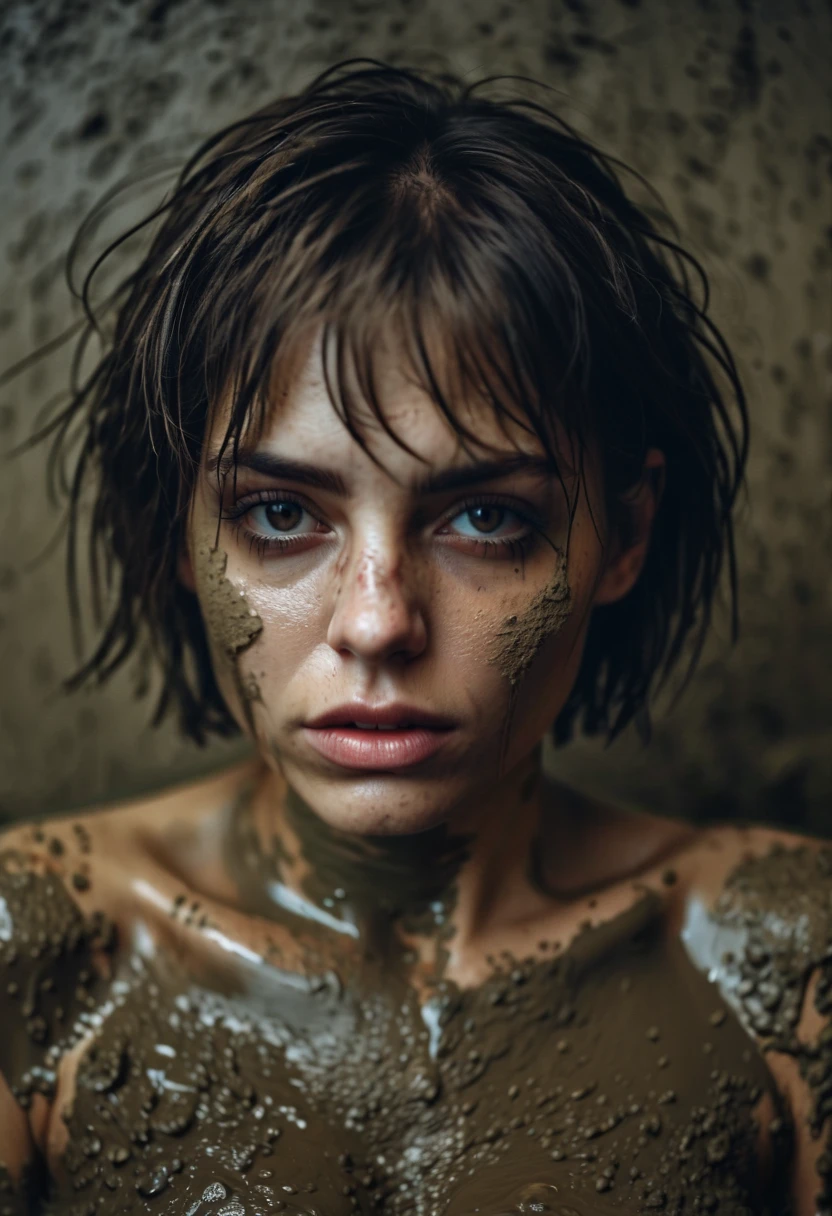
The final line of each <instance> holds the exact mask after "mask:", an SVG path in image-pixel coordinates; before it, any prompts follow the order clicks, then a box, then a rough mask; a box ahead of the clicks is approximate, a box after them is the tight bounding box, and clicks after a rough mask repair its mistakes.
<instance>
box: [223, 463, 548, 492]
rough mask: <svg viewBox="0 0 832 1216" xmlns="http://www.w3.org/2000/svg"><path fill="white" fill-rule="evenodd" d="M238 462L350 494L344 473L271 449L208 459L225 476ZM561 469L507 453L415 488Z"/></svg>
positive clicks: (429, 477)
mask: <svg viewBox="0 0 832 1216" xmlns="http://www.w3.org/2000/svg"><path fill="white" fill-rule="evenodd" d="M235 465H236V467H237V468H238V469H250V470H251V471H252V472H254V473H261V474H262V475H263V476H265V477H272V478H274V479H275V480H280V481H294V482H298V483H300V484H301V485H305V486H311V487H313V488H314V489H317V490H325V491H327V492H328V493H330V494H334V495H335V496H336V497H338V498H347V497H349V490H348V488H347V484H346V482H345V481H344V478H343V477H342V476H341V474H340V473H338V472H336V471H335V470H334V469H325V468H320V467H319V466H318V465H314V464H309V463H307V462H306V461H305V460H290V459H288V458H287V457H285V456H276V455H273V454H271V453H269V452H257V451H254V452H246V451H240V452H239V453H238V455H237V459H236V461H235V460H234V458H233V456H230V455H227V454H226V455H223V456H219V455H216V456H211V457H209V459H208V460H207V462H206V468H207V470H208V472H209V473H215V472H217V471H219V474H220V476H221V477H225V476H226V475H227V474H228V473H230V472H231V470H232V468H234V467H235ZM558 471H559V470H558V466H557V464H555V462H554V461H552V460H550V459H549V457H547V456H533V455H531V454H529V453H525V452H517V453H511V454H509V453H507V454H506V455H505V456H501V457H499V458H498V459H496V460H485V461H477V462H476V463H474V464H466V465H459V466H457V467H456V468H449V469H441V470H439V471H438V472H434V473H427V474H425V476H424V477H421V478H420V479H419V480H418V481H417V482H416V484H415V485H414V487H413V488H414V490H415V492H416V493H417V494H422V495H429V494H442V493H445V492H447V491H448V490H460V489H464V488H465V487H466V486H470V485H475V484H476V483H477V482H480V481H496V480H498V479H499V478H503V477H509V476H511V475H512V474H513V473H518V472H520V473H537V474H538V475H539V476H541V477H552V476H557V475H558Z"/></svg>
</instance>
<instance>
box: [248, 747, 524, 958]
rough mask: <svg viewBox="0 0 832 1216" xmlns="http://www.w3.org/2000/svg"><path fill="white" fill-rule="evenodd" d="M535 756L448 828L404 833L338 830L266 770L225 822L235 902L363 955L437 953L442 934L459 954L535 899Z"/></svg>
mask: <svg viewBox="0 0 832 1216" xmlns="http://www.w3.org/2000/svg"><path fill="white" fill-rule="evenodd" d="M541 752H542V748H541V747H540V746H538V747H537V748H535V749H534V750H533V751H532V752H531V753H530V754H529V755H528V756H527V757H526V758H525V759H524V760H523V761H522V762H520V763H519V764H518V765H516V766H515V768H514V769H512V770H511V771H510V772H508V773H506V774H505V775H504V776H503V778H501V780H500V781H499V782H498V783H497V784H496V785H492V786H491V787H490V788H489V789H488V790H487V791H486V790H483V791H480V792H478V793H477V795H476V797H474V798H472V799H470V800H469V802H468V804H467V805H466V806H463V807H461V808H459V809H458V811H457V813H455V814H454V815H453V817H452V819H451V820H450V821H449V822H448V823H445V824H442V825H440V826H438V827H434V828H430V829H428V830H427V831H424V832H421V833H418V834H408V835H405V836H395V835H392V836H389V835H388V836H360V835H356V834H355V833H347V832H343V831H339V830H338V829H336V828H333V827H331V826H330V825H329V824H327V823H326V822H325V821H324V820H322V819H321V818H320V817H319V816H318V815H317V814H316V812H315V811H314V810H313V809H312V808H311V807H309V806H308V805H307V804H306V803H305V802H304V801H303V800H302V799H301V798H300V796H299V795H298V794H297V792H296V791H295V790H294V789H292V788H291V787H290V786H287V785H286V783H285V782H284V781H283V779H282V777H281V776H280V775H279V774H277V773H276V772H275V771H274V770H272V769H268V768H266V767H265V766H264V768H263V770H262V771H261V773H260V775H259V777H258V779H257V780H256V782H255V784H254V786H253V787H252V788H251V789H250V790H249V792H248V796H247V797H246V798H245V799H244V800H243V801H242V802H241V803H240V804H239V805H238V807H237V808H236V811H235V815H234V823H233V831H232V836H233V844H232V848H231V850H230V853H231V855H233V857H235V858H236V859H237V863H238V864H237V865H235V867H234V868H236V869H237V870H238V876H239V879H240V881H239V883H238V885H239V887H240V892H241V897H242V899H243V901H244V902H245V904H246V905H247V908H248V910H251V911H257V912H260V913H261V914H266V915H269V916H273V917H276V918H279V919H282V918H283V917H284V916H286V915H290V916H297V915H300V916H303V917H306V918H307V920H308V921H309V922H310V923H311V922H315V923H317V924H320V925H322V926H324V927H328V928H329V929H335V930H337V931H339V932H341V933H345V934H347V935H349V936H350V937H352V938H358V939H363V940H364V942H365V945H366V946H367V948H369V949H371V950H372V952H373V954H378V953H379V952H381V953H383V954H388V953H389V952H390V950H394V949H396V948H397V946H396V943H398V947H401V943H402V941H405V942H409V943H411V944H412V943H413V942H415V941H416V940H419V941H420V942H421V943H422V944H424V943H425V942H426V941H427V942H431V941H432V942H433V943H434V947H435V948H434V950H433V955H434V957H439V954H440V953H441V951H440V949H439V945H440V943H441V942H442V941H444V940H445V939H446V938H448V937H450V936H451V935H453V938H454V949H455V950H457V949H460V948H464V946H465V945H466V944H467V943H469V942H471V941H473V940H474V939H476V938H479V937H481V936H482V935H483V934H484V933H485V932H486V931H490V930H491V929H492V928H494V927H496V926H498V925H499V924H500V923H501V922H503V921H509V920H511V919H514V918H517V917H521V916H522V915H523V909H522V908H521V907H520V904H521V903H522V901H523V900H524V899H526V900H528V899H529V898H530V897H531V898H532V899H534V900H536V901H537V900H539V896H538V895H537V894H535V893H534V892H532V891H531V889H530V888H529V884H528V882H527V881H526V877H527V874H528V858H529V854H530V850H531V848H532V845H533V842H534V839H535V837H536V835H537V832H538V823H539V818H540V801H541V800H540V791H541V784H542V783H541ZM241 861H242V867H243V868H242V869H240V865H239V863H240V862H241ZM393 926H396V932H395V933H391V930H392V929H393ZM394 939H395V941H394Z"/></svg>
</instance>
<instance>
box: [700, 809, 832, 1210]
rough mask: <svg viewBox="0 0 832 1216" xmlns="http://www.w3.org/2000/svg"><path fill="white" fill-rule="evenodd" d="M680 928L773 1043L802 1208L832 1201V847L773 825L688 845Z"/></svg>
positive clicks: (724, 829) (768, 1046)
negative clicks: (826, 1146) (831, 1146)
mask: <svg viewBox="0 0 832 1216" xmlns="http://www.w3.org/2000/svg"><path fill="white" fill-rule="evenodd" d="M680 872H681V873H682V875H683V884H684V888H685V895H686V899H685V907H686V915H685V925H684V929H683V937H684V939H685V943H686V945H687V947H688V950H689V952H690V953H691V955H692V957H693V958H694V959H696V960H697V961H698V962H699V964H700V966H701V967H702V968H703V969H704V970H707V972H708V973H709V975H710V976H711V978H712V979H714V980H715V982H716V983H717V984H718V985H719V987H720V989H721V990H722V992H723V994H724V996H725V997H726V999H727V1000H728V1001H729V1003H730V1004H732V1005H733V1007H734V1008H735V1010H736V1012H737V1014H738V1016H739V1017H740V1019H741V1020H742V1021H743V1023H744V1024H745V1026H746V1028H747V1029H748V1031H749V1033H750V1034H751V1035H752V1036H753V1037H754V1038H755V1039H756V1040H757V1042H758V1044H759V1046H760V1047H761V1049H762V1050H763V1051H764V1053H765V1056H766V1061H767V1063H768V1067H769V1069H770V1071H771V1073H772V1075H773V1077H774V1079H775V1081H776V1084H777V1087H778V1089H779V1091H780V1093H781V1094H782V1096H783V1097H784V1099H785V1101H786V1106H787V1109H788V1111H789V1112H790V1114H791V1119H792V1123H793V1128H794V1135H793V1144H792V1153H791V1174H792V1179H791V1180H792V1194H793V1203H794V1211H795V1213H796V1216H804V1214H806V1216H809V1214H814V1213H815V1212H816V1211H818V1210H821V1211H827V1210H829V1209H830V1207H832V1154H830V1152H829V1151H828V1150H825V1149H824V1144H825V1143H828V1136H829V1131H830V1127H829V1124H830V1117H832V847H830V844H829V842H827V841H825V840H822V839H819V838H817V837H812V836H804V835H801V834H798V833H794V832H787V831H783V830H780V829H773V828H767V827H756V826H750V827H741V828H736V827H729V826H721V827H717V828H713V829H709V830H708V831H707V832H705V833H704V834H703V836H702V838H701V839H700V840H699V841H698V842H697V843H696V845H695V846H694V847H693V848H692V849H691V850H689V851H688V853H687V855H686V856H685V858H684V860H683V861H682V864H681V865H680Z"/></svg>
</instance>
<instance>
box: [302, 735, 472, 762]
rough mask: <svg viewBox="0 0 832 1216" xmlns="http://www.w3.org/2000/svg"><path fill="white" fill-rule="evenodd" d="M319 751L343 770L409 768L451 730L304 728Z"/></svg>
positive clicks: (430, 754) (432, 750) (440, 744)
mask: <svg viewBox="0 0 832 1216" xmlns="http://www.w3.org/2000/svg"><path fill="white" fill-rule="evenodd" d="M304 733H305V735H306V738H307V739H308V740H309V742H310V743H311V744H312V746H313V747H314V748H315V750H316V751H317V752H319V753H320V754H321V755H322V756H325V757H326V759H327V760H331V761H332V762H333V763H334V764H340V765H341V767H342V768H370V769H391V768H407V767H409V766H410V765H411V764H419V762H420V761H422V760H427V758H428V757H429V756H432V755H434V753H435V752H437V751H438V750H439V749H440V747H442V745H443V744H444V742H445V740H446V739H447V737H448V735H450V734H451V731H450V730H431V729H430V728H429V727H427V726H414V727H412V728H410V729H404V730H360V729H359V728H358V727H354V726H352V727H351V726H326V727H312V726H306V727H304Z"/></svg>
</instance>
